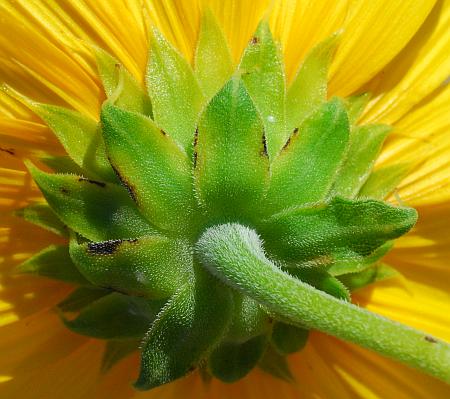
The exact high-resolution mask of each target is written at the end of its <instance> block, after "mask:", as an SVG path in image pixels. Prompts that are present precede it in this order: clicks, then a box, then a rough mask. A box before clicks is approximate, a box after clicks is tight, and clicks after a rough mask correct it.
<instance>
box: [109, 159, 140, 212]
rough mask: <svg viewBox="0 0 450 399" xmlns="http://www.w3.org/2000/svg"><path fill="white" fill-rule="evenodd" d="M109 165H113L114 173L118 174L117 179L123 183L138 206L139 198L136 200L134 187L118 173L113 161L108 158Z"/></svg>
mask: <svg viewBox="0 0 450 399" xmlns="http://www.w3.org/2000/svg"><path fill="white" fill-rule="evenodd" d="M108 161H109V163H110V164H111V167H112V169H113V171H114V173H115V174H116V176H117V178H118V179H119V180H120V182H121V183H122V185H123V186H124V187H125V188H126V189H127V191H128V194H130V197H131V199H132V200H133V201H134V202H135V203H136V204H137V203H138V201H137V198H136V193H135V192H134V188H133V186H132V185H131V184H130V183H128V181H127V180H125V178H124V177H123V176H122V175H121V174H120V172H119V171H118V169H117V168H116V167H115V166H114V165H113V163H112V162H111V159H109V158H108Z"/></svg>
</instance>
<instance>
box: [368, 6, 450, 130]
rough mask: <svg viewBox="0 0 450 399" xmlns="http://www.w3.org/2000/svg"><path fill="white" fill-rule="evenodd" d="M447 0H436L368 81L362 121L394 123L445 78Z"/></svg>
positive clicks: (449, 64) (448, 66)
mask: <svg viewBox="0 0 450 399" xmlns="http://www.w3.org/2000/svg"><path fill="white" fill-rule="evenodd" d="M449 25H450V1H449V0H445V1H439V2H438V3H437V4H436V6H435V7H434V8H433V10H432V12H431V13H430V15H429V16H428V18H427V20H426V21H425V23H424V24H423V25H422V27H421V28H420V30H419V31H418V32H417V33H416V35H415V36H414V38H413V39H412V40H411V41H410V42H409V43H408V45H407V46H406V47H405V49H404V50H403V51H402V52H401V53H400V54H399V55H398V56H397V57H396V58H395V59H394V60H393V61H392V62H391V63H390V64H389V65H388V66H387V67H386V68H384V69H383V70H382V72H381V73H380V74H379V75H378V76H377V77H376V78H375V79H374V81H373V82H370V83H369V84H368V85H367V86H366V87H365V90H367V91H369V92H371V93H372V94H373V98H374V99H373V100H372V101H371V103H370V104H369V106H368V109H367V110H366V112H365V115H364V118H363V122H364V123H372V122H373V121H377V123H379V122H382V123H388V124H392V123H395V122H396V121H397V120H398V119H400V118H401V117H402V116H403V115H405V114H406V113H407V112H408V111H409V110H410V109H411V108H412V107H413V106H414V105H416V104H418V103H419V102H420V101H421V100H422V99H424V98H425V97H426V96H427V95H429V94H430V93H432V92H433V90H435V89H436V88H437V87H438V86H440V85H441V84H442V82H443V81H444V80H445V79H447V77H448V75H449V71H450V30H449V29H448V27H449Z"/></svg>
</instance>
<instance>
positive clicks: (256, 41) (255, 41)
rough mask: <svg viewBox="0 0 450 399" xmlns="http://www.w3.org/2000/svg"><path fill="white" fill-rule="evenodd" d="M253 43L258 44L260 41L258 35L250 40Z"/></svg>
mask: <svg viewBox="0 0 450 399" xmlns="http://www.w3.org/2000/svg"><path fill="white" fill-rule="evenodd" d="M250 43H251V44H258V43H259V38H258V37H256V36H253V37H252V39H251V40H250Z"/></svg>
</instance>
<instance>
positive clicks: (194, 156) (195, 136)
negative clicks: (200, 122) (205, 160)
mask: <svg viewBox="0 0 450 399" xmlns="http://www.w3.org/2000/svg"><path fill="white" fill-rule="evenodd" d="M197 144H198V127H197V129H195V133H194V154H193V158H192V162H193V166H194V169H195V168H196V167H197V158H198V153H197Z"/></svg>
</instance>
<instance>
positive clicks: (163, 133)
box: [159, 129, 167, 136]
mask: <svg viewBox="0 0 450 399" xmlns="http://www.w3.org/2000/svg"><path fill="white" fill-rule="evenodd" d="M159 131H160V132H161V134H162V135H163V136H167V133H166V132H165V131H164V130H163V129H160V130H159Z"/></svg>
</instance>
